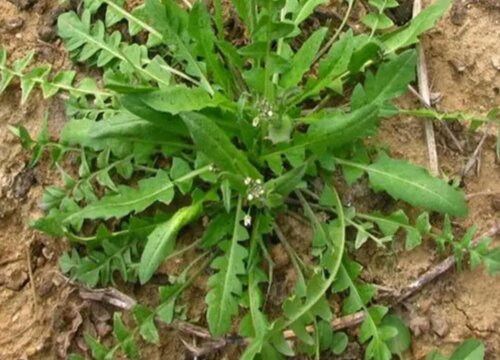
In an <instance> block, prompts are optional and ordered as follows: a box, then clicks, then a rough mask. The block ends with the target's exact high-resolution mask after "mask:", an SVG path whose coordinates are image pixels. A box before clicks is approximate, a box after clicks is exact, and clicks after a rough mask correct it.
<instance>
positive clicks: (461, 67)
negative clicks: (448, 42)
mask: <svg viewBox="0 0 500 360" xmlns="http://www.w3.org/2000/svg"><path fill="white" fill-rule="evenodd" d="M449 63H450V64H451V66H452V67H453V69H455V71H456V72H457V73H459V74H462V73H463V72H464V71H465V69H467V66H466V65H465V64H464V63H463V62H462V61H460V60H458V59H452V60H449Z"/></svg>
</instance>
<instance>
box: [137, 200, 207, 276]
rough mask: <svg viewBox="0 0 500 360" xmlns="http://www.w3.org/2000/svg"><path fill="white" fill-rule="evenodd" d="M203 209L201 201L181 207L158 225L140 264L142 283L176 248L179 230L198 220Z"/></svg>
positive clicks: (149, 238)
mask: <svg viewBox="0 0 500 360" xmlns="http://www.w3.org/2000/svg"><path fill="white" fill-rule="evenodd" d="M202 210H203V205H202V202H201V201H196V202H195V203H193V204H192V205H190V206H186V207H183V208H180V209H179V210H177V211H176V212H175V214H174V215H173V216H172V217H171V218H170V219H169V220H168V221H167V222H165V223H164V224H162V225H160V226H158V227H157V228H156V229H155V230H154V231H153V232H152V233H151V234H150V235H149V236H148V240H147V242H146V246H145V248H144V251H143V253H142V256H141V262H140V264H139V280H140V281H141V284H145V283H146V282H148V281H149V280H150V279H151V277H152V276H153V275H154V272H155V271H156V269H158V267H159V266H160V265H161V264H162V263H163V261H164V260H165V258H166V257H167V256H168V255H169V254H170V253H172V251H173V250H174V249H175V240H176V238H177V234H178V233H179V231H180V230H181V229H182V228H183V227H184V226H186V225H187V224H189V223H191V222H193V221H194V220H196V219H197V218H198V217H199V216H200V215H201V212H202Z"/></svg>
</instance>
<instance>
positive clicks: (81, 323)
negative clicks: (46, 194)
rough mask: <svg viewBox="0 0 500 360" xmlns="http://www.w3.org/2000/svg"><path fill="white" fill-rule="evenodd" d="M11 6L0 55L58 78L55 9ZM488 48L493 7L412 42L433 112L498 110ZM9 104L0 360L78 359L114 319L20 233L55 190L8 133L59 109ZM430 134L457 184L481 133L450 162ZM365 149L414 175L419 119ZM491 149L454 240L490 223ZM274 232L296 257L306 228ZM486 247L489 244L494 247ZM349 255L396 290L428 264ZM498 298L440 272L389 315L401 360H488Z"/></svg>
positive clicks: (191, 300)
mask: <svg viewBox="0 0 500 360" xmlns="http://www.w3.org/2000/svg"><path fill="white" fill-rule="evenodd" d="M14 2H16V1H14ZM17 3H18V5H19V6H21V7H23V5H25V4H28V3H31V4H32V5H31V7H30V8H29V9H26V10H21V9H20V8H19V7H17V6H16V5H14V4H12V3H11V2H7V1H6V0H2V1H1V2H0V44H1V45H2V46H3V47H5V48H7V50H8V52H9V54H10V59H15V58H19V57H20V56H22V55H23V54H25V53H26V52H27V51H29V50H35V51H36V53H37V62H39V63H47V62H48V63H51V64H52V65H53V67H54V68H56V69H60V68H69V67H70V66H71V63H70V61H69V59H68V56H67V54H66V53H65V52H64V50H63V47H62V45H61V44H60V42H59V40H55V41H54V33H53V31H52V30H51V29H52V25H53V23H54V17H55V14H57V11H58V9H60V8H58V5H57V1H56V0H49V1H31V2H30V1H27V2H26V1H25V2H23V1H18V2H17ZM332 3H333V2H332ZM332 7H333V8H335V6H334V5H332ZM498 39H500V8H499V7H498V5H496V3H495V2H494V1H484V2H476V1H472V2H469V3H468V5H463V6H462V5H460V4H458V2H456V3H455V5H454V6H453V9H452V10H451V12H450V13H448V14H447V15H446V16H445V18H444V19H443V20H442V21H441V22H440V24H439V25H438V26H437V28H436V29H434V30H432V31H430V33H429V34H427V35H426V36H425V37H424V41H423V44H424V48H425V51H426V56H427V59H428V66H429V73H430V80H431V83H432V91H433V92H434V93H435V94H439V95H440V96H436V98H438V97H440V98H441V99H440V101H439V102H438V103H437V104H436V107H437V108H438V109H440V110H446V111H457V110H464V111H473V112H479V113H484V112H485V111H487V110H488V109H490V108H491V107H493V106H494V105H497V106H498V104H500V95H499V93H500V90H499V84H500V58H499V54H500V42H499V41H498ZM46 41H51V42H46ZM19 99H20V90H19V88H18V86H16V85H13V86H11V87H10V88H9V89H8V91H7V92H6V93H5V94H3V95H2V96H0V229H1V230H0V333H1V334H2V336H1V337H0V359H55V358H66V357H67V354H68V352H69V351H72V350H77V349H85V344H84V341H83V337H82V334H83V333H84V332H90V333H93V334H98V335H101V336H106V335H107V334H109V333H110V331H111V327H110V323H111V319H112V312H113V311H115V309H113V308H110V307H107V306H104V305H102V304H100V303H97V302H90V301H84V300H82V299H81V298H80V297H79V296H78V290H77V289H76V288H74V287H73V286H71V285H69V284H67V283H66V282H65V281H64V280H63V279H60V278H59V277H58V276H57V273H58V265H57V258H58V257H59V256H60V254H61V253H62V252H63V251H64V249H65V248H66V247H67V245H65V243H64V242H63V241H61V240H60V239H52V238H47V237H45V236H43V235H41V234H39V233H36V232H34V231H33V230H31V229H30V228H29V226H28V225H27V224H28V222H29V220H32V219H35V218H37V217H39V216H40V215H41V210H40V209H39V208H38V202H39V200H40V198H41V194H42V189H43V186H47V185H49V184H51V183H54V182H55V181H58V180H57V174H55V172H54V171H53V170H51V169H49V167H48V161H47V160H46V159H45V160H44V161H42V163H41V164H40V165H39V166H37V167H36V168H34V169H28V168H27V164H28V162H29V156H30V155H29V154H28V153H27V152H25V151H24V150H22V148H21V146H20V144H19V141H18V140H17V139H16V138H15V137H14V136H13V135H11V134H10V132H9V130H8V126H9V125H10V126H18V125H24V126H25V127H26V128H27V129H28V130H29V131H30V132H36V131H37V130H38V128H39V127H40V125H41V122H42V119H43V117H44V114H45V112H47V111H49V113H50V125H49V126H50V134H51V135H52V137H55V136H56V134H57V133H58V131H59V129H60V128H61V127H62V125H63V124H64V121H65V115H64V113H65V112H64V103H63V101H62V100H61V99H59V98H55V99H52V100H50V101H43V100H42V99H41V95H40V94H39V93H37V94H36V95H35V96H32V98H31V99H30V100H29V102H28V103H27V104H26V105H24V106H19V105H18V104H19ZM401 105H403V106H408V107H416V106H418V103H417V102H416V101H415V99H414V98H412V97H411V95H407V96H406V97H404V98H403V99H401ZM436 128H437V140H438V154H439V161H440V166H441V169H442V171H443V172H444V173H445V174H447V175H449V176H452V175H454V174H457V173H460V171H461V169H462V168H463V166H464V164H465V163H466V161H467V159H468V155H467V154H470V153H471V152H472V151H473V150H474V148H475V146H476V145H477V143H478V141H479V138H480V136H481V134H468V133H467V129H466V128H464V127H463V126H461V125H460V124H455V125H453V124H452V125H450V128H451V131H452V132H453V133H454V135H455V137H456V138H457V139H458V140H459V141H460V143H461V144H462V145H463V148H464V149H465V150H466V151H465V154H461V153H460V152H459V151H458V150H457V148H456V146H454V144H453V142H452V141H451V139H450V137H449V135H447V134H448V132H447V131H444V130H443V128H442V126H439V125H438V126H437V127H436ZM490 130H492V129H490ZM374 141H376V142H377V143H379V144H386V145H387V146H388V147H389V148H390V149H391V151H392V153H393V155H395V156H396V157H400V158H405V159H408V160H411V161H412V162H414V163H417V164H421V165H423V166H425V165H426V163H427V160H426V147H425V139H424V132H423V124H422V122H421V120H417V119H412V118H396V119H392V120H389V121H386V122H384V123H383V125H382V127H381V129H380V135H379V136H377V138H376V139H375V140H374ZM495 141H496V139H495V137H494V132H491V134H490V135H488V137H487V139H486V142H485V144H484V147H483V151H482V152H481V156H480V159H481V161H480V168H479V171H478V172H477V171H472V172H471V173H469V175H468V176H467V177H466V178H465V179H464V181H463V183H464V190H465V192H466V193H467V194H475V193H480V192H484V191H489V192H491V193H496V195H495V194H490V195H479V196H474V197H472V198H471V199H470V201H469V206H470V215H469V216H468V218H467V219H465V220H462V221H459V222H457V223H455V224H454V225H455V228H456V230H457V231H458V232H463V231H465V229H466V228H467V227H469V226H471V225H473V224H476V225H477V226H478V228H479V233H481V232H484V231H485V230H487V229H488V228H490V227H491V226H492V225H493V224H494V223H495V221H498V220H499V219H500V194H499V192H500V176H499V175H500V167H499V164H498V159H496V158H495V153H494V151H495V150H494V149H495ZM475 170H477V169H475ZM354 198H355V199H354V200H355V202H357V203H355V205H357V206H364V205H366V202H367V201H369V199H366V197H363V196H360V197H359V198H356V197H355V196H354ZM280 221H281V224H282V227H283V229H284V232H285V235H286V236H287V237H288V238H289V240H290V243H291V244H292V245H293V246H297V251H299V252H305V253H306V252H307V249H306V247H307V244H310V238H311V232H310V229H308V228H307V227H305V226H304V225H303V223H301V222H300V221H298V220H297V219H296V218H294V217H289V216H284V217H282V218H281V220H280ZM197 235H198V234H197V233H196V231H194V232H193V233H192V234H186V235H185V236H184V237H183V239H181V240H180V241H181V242H182V241H186V242H189V241H191V239H192V237H193V236H197ZM495 242H496V244H497V245H499V244H500V239H499V238H497V239H495ZM301 249H302V251H301ZM283 253H284V252H283V249H282V248H280V245H279V244H276V245H273V246H272V247H271V254H272V256H273V258H274V260H275V262H276V264H277V270H276V275H275V277H276V279H275V280H276V281H275V283H274V285H273V288H272V289H271V292H270V294H271V298H270V302H271V304H270V305H269V306H270V307H272V306H273V303H274V302H275V303H276V304H279V303H281V301H282V297H283V296H284V295H285V294H286V293H288V292H290V291H291V289H292V287H293V283H294V281H295V277H296V275H295V274H294V270H293V267H291V265H290V263H289V260H288V259H287V257H286V255H285V256H284V255H283ZM360 254H361V255H359V257H358V260H359V261H360V262H362V263H363V264H364V266H365V273H364V274H363V277H364V279H366V280H369V281H372V282H374V283H376V284H380V285H383V286H385V287H389V288H396V289H397V288H400V287H401V286H403V285H404V284H407V283H409V282H410V281H411V280H413V279H415V278H416V277H417V276H418V275H420V274H421V273H422V272H424V271H425V270H427V269H429V268H430V267H432V265H433V264H435V263H437V262H438V261H439V260H440V257H439V255H438V254H437V253H436V251H435V246H434V244H432V243H431V242H430V241H429V242H425V243H424V244H423V245H422V246H421V247H420V248H419V249H417V250H414V251H412V252H410V253H399V254H398V255H397V256H395V255H394V254H393V253H389V252H387V251H381V250H380V249H376V248H375V247H372V246H368V247H366V248H365V251H363V252H360ZM192 256H195V255H194V254H190V253H187V254H185V255H184V257H183V258H182V259H181V260H180V261H176V262H171V263H167V264H165V266H163V267H162V269H160V272H162V271H163V273H164V275H166V274H167V273H178V272H179V269H181V268H182V266H183V264H184V261H186V262H189V261H191V260H192ZM30 268H31V271H30ZM30 272H31V274H32V275H30ZM160 279H161V275H160ZM205 280H206V276H202V277H200V278H199V279H198V280H197V281H196V283H195V284H194V286H193V287H192V288H191V289H190V290H188V291H187V293H186V294H184V296H183V300H184V301H185V303H187V304H188V305H187V308H186V311H187V316H188V318H190V319H199V320H200V321H201V322H203V321H204V314H205V305H204V301H203V297H204V293H205V290H204V283H205ZM32 285H34V288H33V286H32ZM122 290H124V291H126V292H127V293H129V294H131V295H132V296H133V297H135V298H137V299H138V301H139V302H143V303H145V304H148V303H151V301H153V300H152V299H155V298H156V289H155V287H154V286H146V287H144V288H141V289H139V288H135V287H133V286H130V285H129V286H124V287H122ZM499 294H500V281H498V279H495V278H491V277H489V276H488V275H487V274H486V273H485V271H484V270H483V269H477V270H475V271H472V272H469V271H464V272H461V273H457V272H453V273H449V274H447V275H445V276H444V278H441V279H440V280H438V281H437V282H434V283H433V284H432V285H430V286H427V287H426V288H424V289H423V290H422V291H421V292H420V293H419V294H417V295H415V296H414V297H412V298H411V299H409V300H408V301H406V302H405V303H404V304H402V305H401V306H400V307H398V308H396V309H395V311H396V312H397V313H398V314H399V315H400V316H402V317H403V318H404V319H406V320H407V322H408V324H409V325H410V328H411V329H412V332H413V341H412V347H411V350H410V351H409V354H408V357H407V358H408V359H422V358H423V356H424V354H426V353H427V352H429V351H430V350H431V349H433V348H440V349H443V350H444V351H445V352H446V351H450V349H452V348H454V347H456V345H457V344H458V343H460V342H461V341H462V340H463V339H466V338H470V337H475V338H478V339H481V340H483V341H484V343H485V345H486V349H487V356H486V358H487V359H500V330H499V329H500V312H499V311H498V306H499V305H500V302H499ZM353 331H355V330H353ZM186 340H187V339H186ZM360 351H361V350H360V348H359V345H357V344H356V343H353V344H352V345H351V346H350V347H349V349H348V353H347V355H346V357H343V358H346V359H347V358H351V359H360V358H362V355H361V353H360ZM142 353H143V355H144V358H147V359H160V358H161V359H183V358H190V357H189V355H188V354H187V352H186V349H185V347H184V345H183V344H182V342H181V341H180V335H179V334H178V333H176V332H175V331H172V330H168V329H162V342H161V344H160V345H159V346H157V347H153V348H152V347H150V346H148V347H147V349H146V348H145V349H143V351H142ZM225 355H226V356H227V357H226V358H237V357H238V351H237V350H235V349H229V350H228V351H227V352H226V353H225ZM347 356H350V357H347ZM211 358H214V359H218V358H223V355H222V354H220V353H218V354H214V355H212V356H211Z"/></svg>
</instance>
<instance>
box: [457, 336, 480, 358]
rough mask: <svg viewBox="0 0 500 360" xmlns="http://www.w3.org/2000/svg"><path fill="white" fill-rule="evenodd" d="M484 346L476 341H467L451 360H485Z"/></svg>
mask: <svg viewBox="0 0 500 360" xmlns="http://www.w3.org/2000/svg"><path fill="white" fill-rule="evenodd" d="M483 359H484V345H483V344H482V343H481V342H480V341H478V340H475V339H469V340H465V341H464V342H463V344H462V345H460V347H459V348H458V349H456V350H455V352H454V353H453V354H452V355H451V357H450V360H483Z"/></svg>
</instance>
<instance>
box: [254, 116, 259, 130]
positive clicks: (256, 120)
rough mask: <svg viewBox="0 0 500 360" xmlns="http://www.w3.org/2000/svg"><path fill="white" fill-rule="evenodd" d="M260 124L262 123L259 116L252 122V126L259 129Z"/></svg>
mask: <svg viewBox="0 0 500 360" xmlns="http://www.w3.org/2000/svg"><path fill="white" fill-rule="evenodd" d="M259 123H260V118H259V117H258V116H256V117H254V118H253V120H252V126H253V127H257V126H259Z"/></svg>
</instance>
